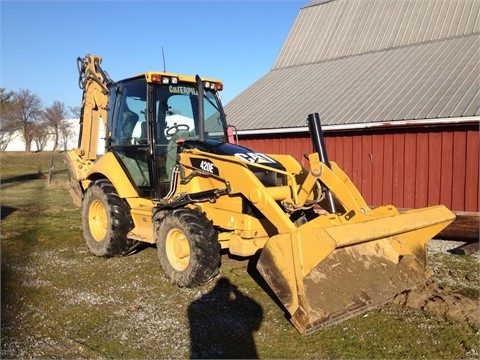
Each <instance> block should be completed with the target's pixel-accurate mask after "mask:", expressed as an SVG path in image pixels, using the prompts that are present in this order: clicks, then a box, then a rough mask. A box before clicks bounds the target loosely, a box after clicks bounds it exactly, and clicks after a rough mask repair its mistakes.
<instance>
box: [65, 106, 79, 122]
mask: <svg viewBox="0 0 480 360" xmlns="http://www.w3.org/2000/svg"><path fill="white" fill-rule="evenodd" d="M68 109H69V110H70V113H71V114H72V116H73V117H74V118H75V119H80V113H81V112H82V109H81V108H80V106H69V107H68Z"/></svg>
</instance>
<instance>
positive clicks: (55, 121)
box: [43, 100, 68, 151]
mask: <svg viewBox="0 0 480 360" xmlns="http://www.w3.org/2000/svg"><path fill="white" fill-rule="evenodd" d="M67 117H68V111H67V109H66V107H65V104H64V103H63V102H60V101H57V100H55V101H54V102H53V104H52V106H49V107H47V108H45V110H44V111H43V118H44V121H45V122H46V123H47V124H48V126H49V127H50V129H51V130H52V135H53V151H56V150H57V149H58V143H59V140H60V136H61V133H60V132H61V128H62V124H63V123H64V122H65V121H66V118H67Z"/></svg>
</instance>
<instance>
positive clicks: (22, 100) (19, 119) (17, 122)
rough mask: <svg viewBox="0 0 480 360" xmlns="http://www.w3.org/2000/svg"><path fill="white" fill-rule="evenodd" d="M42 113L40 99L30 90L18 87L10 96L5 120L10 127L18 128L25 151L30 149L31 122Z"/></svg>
mask: <svg viewBox="0 0 480 360" xmlns="http://www.w3.org/2000/svg"><path fill="white" fill-rule="evenodd" d="M41 114H42V101H41V100H40V98H39V97H38V95H35V94H33V93H32V92H31V91H30V90H25V89H20V91H18V92H16V93H14V95H13V96H12V98H11V104H10V105H9V106H8V111H6V114H5V120H6V122H7V123H8V124H9V125H10V126H11V129H13V130H15V131H17V130H19V131H20V133H21V135H22V137H23V140H24V142H25V151H26V152H30V151H31V145H32V140H33V138H32V124H34V123H35V122H36V121H37V120H38V119H39V118H40V115H41Z"/></svg>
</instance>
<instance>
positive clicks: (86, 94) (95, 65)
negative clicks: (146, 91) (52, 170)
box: [66, 55, 112, 206]
mask: <svg viewBox="0 0 480 360" xmlns="http://www.w3.org/2000/svg"><path fill="white" fill-rule="evenodd" d="M101 63H102V58H101V57H99V56H94V55H87V56H85V57H84V58H83V59H82V58H80V57H79V58H77V65H78V72H79V81H78V83H79V86H80V89H82V90H83V96H82V106H81V112H80V131H79V136H78V148H76V149H73V150H70V151H68V152H67V154H66V165H67V169H68V173H69V180H70V195H71V196H72V200H73V202H74V204H76V205H77V206H80V204H81V201H82V198H83V190H82V188H81V186H80V182H81V181H82V180H85V178H86V176H87V174H88V171H89V170H90V169H91V167H92V166H93V163H94V162H95V160H96V157H97V147H98V135H99V130H100V122H103V126H104V129H106V122H107V118H108V107H107V106H108V87H109V86H110V85H111V84H112V80H111V79H110V77H109V76H108V74H107V73H106V72H105V71H103V70H102V68H101V67H100V64H101Z"/></svg>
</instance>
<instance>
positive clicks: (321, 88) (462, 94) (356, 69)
mask: <svg viewBox="0 0 480 360" xmlns="http://www.w3.org/2000/svg"><path fill="white" fill-rule="evenodd" d="M479 3H480V1H479ZM479 69H480V35H470V36H466V37H461V38H454V39H449V40H445V41H441V42H432V43H427V44H423V45H415V46H408V47H403V48H398V49H395V50H390V51H383V52H375V53H368V54H364V55H362V56H356V57H347V58H344V59H340V60H336V61H330V62H326V63H321V64H310V65H304V66H297V67H290V68H285V69H280V70H273V71H270V72H269V73H268V74H267V75H265V76H264V77H262V78H261V79H260V80H258V81H257V82H256V83H254V84H253V85H252V86H251V87H250V88H249V89H248V90H247V91H245V92H243V93H242V94H240V95H239V96H237V97H236V98H235V99H233V100H232V101H231V102H229V103H228V104H227V105H226V106H225V110H226V112H227V115H228V116H229V123H231V124H234V125H236V126H237V127H238V128H239V129H240V130H252V129H276V128H288V127H298V126H304V125H305V119H306V117H307V115H308V114H310V113H313V112H318V113H319V114H320V115H321V117H322V124H324V125H343V124H360V123H369V122H386V121H388V122H394V121H396V120H420V119H426V118H429V119H435V118H451V117H466V116H478V115H480V87H479V83H480V71H479ZM226 86H228V85H226Z"/></svg>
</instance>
